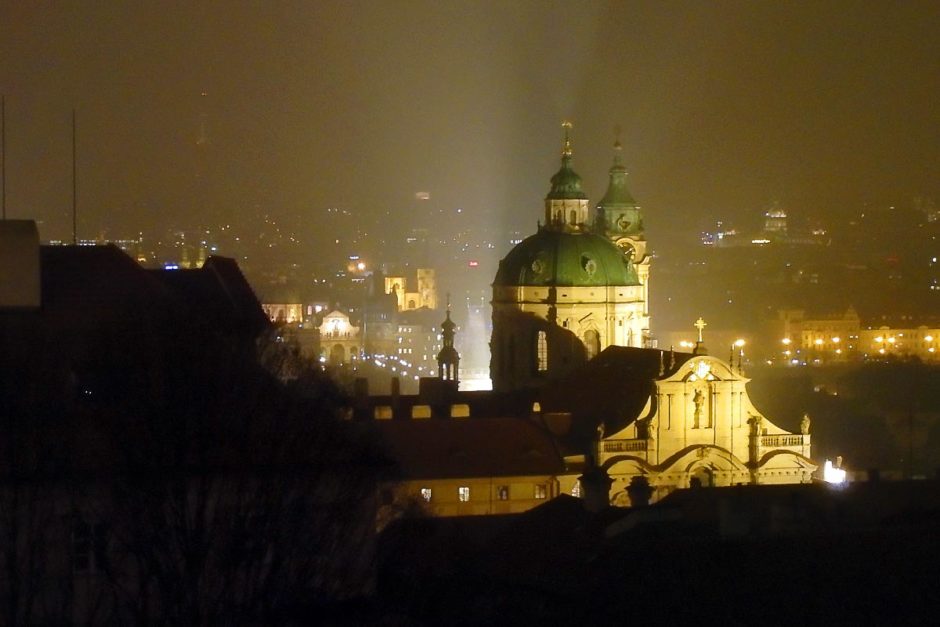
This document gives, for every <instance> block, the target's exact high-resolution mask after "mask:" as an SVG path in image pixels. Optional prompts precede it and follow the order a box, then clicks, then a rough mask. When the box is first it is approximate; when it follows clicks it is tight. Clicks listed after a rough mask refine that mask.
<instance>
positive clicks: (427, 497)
mask: <svg viewBox="0 0 940 627" xmlns="http://www.w3.org/2000/svg"><path fill="white" fill-rule="evenodd" d="M421 498H422V499H424V501H425V502H426V503H430V502H431V488H421Z"/></svg>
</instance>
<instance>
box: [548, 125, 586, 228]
mask: <svg viewBox="0 0 940 627" xmlns="http://www.w3.org/2000/svg"><path fill="white" fill-rule="evenodd" d="M561 127H562V128H563V129H565V143H564V146H563V148H562V151H561V168H560V169H559V170H558V172H556V173H555V176H553V177H552V189H551V190H550V191H549V192H548V196H546V198H545V199H546V200H586V199H587V194H585V193H584V191H583V190H582V189H581V177H580V176H578V174H577V173H576V172H575V171H574V170H572V169H571V155H572V150H571V135H570V131H571V128H572V124H571V122H568V121H567V120H566V121H564V122H562V124H561ZM549 222H550V221H549Z"/></svg>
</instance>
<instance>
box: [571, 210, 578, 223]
mask: <svg viewBox="0 0 940 627" xmlns="http://www.w3.org/2000/svg"><path fill="white" fill-rule="evenodd" d="M577 223H578V212H577V211H575V210H574V209H572V210H571V226H575V225H576V224H577Z"/></svg>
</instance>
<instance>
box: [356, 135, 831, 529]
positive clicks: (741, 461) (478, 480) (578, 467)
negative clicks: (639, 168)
mask: <svg viewBox="0 0 940 627" xmlns="http://www.w3.org/2000/svg"><path fill="white" fill-rule="evenodd" d="M615 148H617V149H618V154H617V155H616V156H615V159H614V164H613V167H611V169H610V172H609V175H610V179H609V184H608V189H607V192H606V193H605V195H604V197H603V198H602V200H601V201H600V202H599V203H598V205H597V206H596V207H594V208H593V211H592V208H591V207H590V205H589V201H588V198H587V195H586V194H585V193H584V191H583V190H582V187H581V178H580V177H579V176H578V175H577V174H576V173H575V172H574V170H573V169H572V167H571V162H572V150H571V143H570V140H569V138H568V137H567V136H566V138H565V144H564V150H563V152H562V157H561V168H560V169H559V170H558V171H557V172H556V173H555V175H554V176H553V177H552V179H551V189H550V191H549V193H548V195H547V197H546V198H545V208H544V210H545V213H544V223H540V224H539V227H538V231H537V232H536V233H535V234H534V235H532V236H530V237H528V238H526V239H525V240H523V241H522V242H520V243H519V244H517V245H516V246H515V247H514V248H513V249H512V250H511V251H510V252H509V253H508V254H507V255H506V257H505V258H503V259H502V260H501V262H500V265H499V269H498V271H497V273H496V277H495V279H494V281H493V300H492V306H493V331H492V337H491V342H490V346H491V355H492V357H491V378H492V380H493V388H494V389H493V391H492V392H462V391H458V389H457V385H456V380H455V375H454V373H455V372H456V364H457V363H458V362H457V360H458V359H459V357H458V356H457V355H456V351H454V352H453V353H450V352H447V353H446V354H445V352H442V353H441V355H440V356H439V358H438V359H439V366H440V367H439V370H440V373H441V374H440V376H439V377H438V379H437V380H429V379H422V380H421V391H419V394H418V395H416V396H412V397H408V398H406V397H403V396H398V395H396V394H395V393H394V391H393V394H392V395H391V396H388V397H378V396H377V397H370V398H369V399H368V400H367V399H365V398H363V399H362V400H361V401H360V402H359V407H358V409H357V410H356V411H357V414H356V415H358V416H361V417H362V418H368V417H372V418H374V419H376V421H377V422H380V427H381V429H382V430H383V431H384V432H385V436H386V439H387V440H388V441H389V442H391V443H392V444H391V446H392V450H393V456H394V457H395V458H396V459H398V460H399V463H400V464H401V467H402V469H403V470H402V479H401V480H400V481H399V482H397V484H396V487H395V494H396V497H395V499H392V501H393V502H399V501H400V500H401V501H402V502H408V501H409V500H410V502H417V503H420V504H421V505H422V506H423V507H425V508H426V510H427V511H428V513H431V514H433V515H438V516H453V515H484V514H495V513H510V512H520V511H525V510H527V509H530V508H532V507H534V506H536V505H538V504H539V501H541V500H543V499H550V498H552V497H554V496H557V495H560V494H571V495H581V496H583V497H585V503H586V505H587V503H589V502H592V501H596V502H598V503H602V504H603V505H605V506H606V504H608V503H610V504H615V505H630V504H636V502H635V501H634V498H633V494H635V493H636V488H637V485H638V484H642V486H643V490H645V491H646V492H647V495H646V500H658V499H659V498H662V497H664V496H665V495H667V494H669V493H670V492H672V491H673V490H676V489H683V488H690V487H694V486H702V487H709V486H728V485H737V484H781V483H808V482H810V481H812V474H813V472H814V471H815V470H816V468H817V466H816V464H815V463H814V462H813V461H812V459H811V457H810V454H811V451H810V434H809V422H808V420H807V421H806V422H805V424H803V425H801V426H800V429H799V432H798V433H797V432H791V431H788V430H786V429H784V428H782V427H781V426H778V425H777V424H775V423H773V422H772V421H770V420H769V419H768V418H766V417H765V416H763V414H761V412H760V411H759V410H758V409H757V408H756V407H755V406H754V405H753V404H752V403H751V401H750V399H749V397H748V393H747V389H746V386H747V382H748V379H747V378H746V377H745V376H744V373H743V371H742V366H741V364H740V363H738V364H737V367H735V365H734V364H733V363H728V362H726V361H723V360H721V359H719V358H716V357H713V356H710V355H709V354H708V350H707V349H706V346H705V342H704V335H703V330H704V327H705V323H704V321H702V320H699V322H698V323H697V327H698V329H699V341H698V343H697V344H696V347H695V350H694V351H693V352H691V353H679V352H674V351H673V350H671V349H670V350H660V349H657V348H654V347H652V346H651V341H650V335H649V329H650V312H649V305H648V303H649V298H648V295H649V271H650V256H649V254H648V251H647V248H646V245H647V242H646V238H645V235H644V229H643V216H642V212H641V210H640V207H639V206H638V205H637V203H636V201H635V200H634V199H633V197H632V196H631V195H630V193H629V191H628V190H627V186H626V171H625V169H624V167H623V164H622V163H621V160H620V156H619V146H618V145H615ZM454 330H455V328H454V327H453V324H452V323H450V321H449V318H448V320H446V321H445V323H444V325H443V326H442V331H443V333H444V334H445V335H447V336H448V341H449V345H450V346H451V347H452V346H453V333H454ZM445 373H447V374H445ZM589 492H590V494H591V495H592V496H589V494H588V493H589Z"/></svg>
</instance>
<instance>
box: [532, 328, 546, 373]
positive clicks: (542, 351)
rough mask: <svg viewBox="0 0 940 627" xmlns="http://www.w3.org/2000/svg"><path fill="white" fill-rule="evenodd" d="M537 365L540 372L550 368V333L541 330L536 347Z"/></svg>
mask: <svg viewBox="0 0 940 627" xmlns="http://www.w3.org/2000/svg"><path fill="white" fill-rule="evenodd" d="M535 357H536V366H537V369H538V371H539V372H545V371H547V370H548V335H547V334H546V333H545V331H539V333H538V337H537V339H536V347H535Z"/></svg>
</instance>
